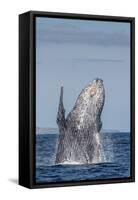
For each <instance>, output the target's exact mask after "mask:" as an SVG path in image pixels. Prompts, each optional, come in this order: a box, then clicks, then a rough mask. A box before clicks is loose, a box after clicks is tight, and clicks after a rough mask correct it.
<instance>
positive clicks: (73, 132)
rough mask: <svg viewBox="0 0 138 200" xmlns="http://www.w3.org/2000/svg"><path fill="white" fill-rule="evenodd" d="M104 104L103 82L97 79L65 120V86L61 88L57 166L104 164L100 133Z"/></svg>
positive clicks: (81, 96)
mask: <svg viewBox="0 0 138 200" xmlns="http://www.w3.org/2000/svg"><path fill="white" fill-rule="evenodd" d="M104 101H105V90H104V85H103V81H102V80H101V79H99V78H97V79H94V80H93V81H92V82H90V83H89V84H88V85H87V86H86V87H85V88H84V89H83V90H82V91H81V93H80V94H79V96H78V98H77V100H76V103H75V105H74V107H73V109H72V110H71V112H70V113H69V114H68V115H67V117H65V109H64V105H63V86H62V87H61V92H60V100H59V107H58V114H57V124H58V128H59V138H58V146H57V152H56V158H55V163H56V164H64V163H69V164H71V163H78V164H88V163H97V162H102V159H103V155H104V153H103V149H102V144H101V139H100V130H101V127H102V122H101V113H102V110H103V106H104Z"/></svg>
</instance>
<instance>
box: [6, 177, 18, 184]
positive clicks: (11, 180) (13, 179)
mask: <svg viewBox="0 0 138 200" xmlns="http://www.w3.org/2000/svg"><path fill="white" fill-rule="evenodd" d="M8 180H9V181H10V182H11V183H14V184H16V185H18V180H17V179H16V178H9V179H8Z"/></svg>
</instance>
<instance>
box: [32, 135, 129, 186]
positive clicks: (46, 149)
mask: <svg viewBox="0 0 138 200" xmlns="http://www.w3.org/2000/svg"><path fill="white" fill-rule="evenodd" d="M57 139H58V134H36V183H50V182H63V181H64V182H65V181H80V180H96V179H98V180H99V179H110V178H111V179H112V178H126V177H129V176H130V133H120V132H119V133H102V142H103V149H104V154H105V157H106V161H105V162H104V163H96V164H87V165H86V164H83V165H76V164H71V165H70V164H66V165H55V164H54V160H55V152H56V146H57V145H56V144H57Z"/></svg>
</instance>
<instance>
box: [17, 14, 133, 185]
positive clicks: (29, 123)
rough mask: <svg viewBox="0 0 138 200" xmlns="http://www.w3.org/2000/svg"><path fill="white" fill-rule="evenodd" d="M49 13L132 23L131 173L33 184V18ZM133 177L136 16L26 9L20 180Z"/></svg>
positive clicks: (22, 39)
mask: <svg viewBox="0 0 138 200" xmlns="http://www.w3.org/2000/svg"><path fill="white" fill-rule="evenodd" d="M37 16H39V17H41V16H42V17H50V18H61V19H62V18H64V19H83V20H100V21H115V22H124V23H125V22H129V23H130V24H131V34H130V35H131V55H130V57H131V59H130V65H131V73H130V76H131V77H130V80H131V87H130V88H131V101H130V102H131V105H130V107H131V122H130V124H131V176H130V177H128V178H116V179H106V180H92V181H79V182H78V181H76V182H60V183H44V184H36V182H35V141H36V138H35V137H36V136H35V131H36V130H35V129H36V127H35V126H36V125H35V124H36V116H35V114H36V108H35V105H36V98H35V95H36V71H35V70H36V63H35V58H36V48H35V36H36V35H35V34H36V33H35V18H36V17H37ZM134 181H135V18H133V17H118V16H102V15H101V16H100V15H89V14H74V13H56V12H39V11H29V12H26V13H23V14H20V15H19V184H20V185H22V186H25V187H27V188H46V187H59V186H75V185H92V184H107V183H125V182H134Z"/></svg>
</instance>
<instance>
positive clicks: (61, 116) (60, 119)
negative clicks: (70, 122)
mask: <svg viewBox="0 0 138 200" xmlns="http://www.w3.org/2000/svg"><path fill="white" fill-rule="evenodd" d="M57 124H58V126H59V128H60V127H61V128H65V127H66V119H65V109H64V104H63V86H61V90H60V100H59V107H58V114H57Z"/></svg>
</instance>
